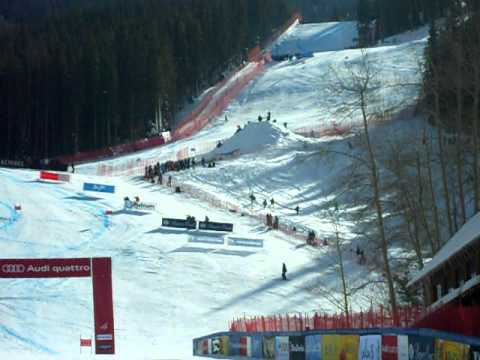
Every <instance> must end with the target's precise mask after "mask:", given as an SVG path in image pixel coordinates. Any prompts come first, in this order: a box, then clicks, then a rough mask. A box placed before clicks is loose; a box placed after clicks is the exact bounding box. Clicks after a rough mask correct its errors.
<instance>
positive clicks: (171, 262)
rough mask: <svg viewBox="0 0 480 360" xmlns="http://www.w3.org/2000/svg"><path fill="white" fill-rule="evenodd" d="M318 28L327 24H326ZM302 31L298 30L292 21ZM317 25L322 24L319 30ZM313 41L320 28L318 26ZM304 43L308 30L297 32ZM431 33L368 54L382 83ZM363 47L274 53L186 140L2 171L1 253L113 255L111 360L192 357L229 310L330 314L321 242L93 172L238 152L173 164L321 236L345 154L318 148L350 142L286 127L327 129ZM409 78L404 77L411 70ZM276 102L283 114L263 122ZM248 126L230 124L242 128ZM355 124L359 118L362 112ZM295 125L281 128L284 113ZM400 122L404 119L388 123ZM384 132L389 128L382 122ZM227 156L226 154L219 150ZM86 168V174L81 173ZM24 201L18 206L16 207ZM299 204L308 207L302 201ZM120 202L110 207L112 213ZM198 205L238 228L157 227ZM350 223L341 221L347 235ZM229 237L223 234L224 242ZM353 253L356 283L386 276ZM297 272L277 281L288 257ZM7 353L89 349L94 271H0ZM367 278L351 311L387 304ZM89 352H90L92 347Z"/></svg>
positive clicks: (388, 91) (330, 277) (328, 271)
mask: <svg viewBox="0 0 480 360" xmlns="http://www.w3.org/2000/svg"><path fill="white" fill-rule="evenodd" d="M324 28H325V27H324V26H323V25H318V31H319V32H320V31H324ZM293 31H295V29H293ZM312 31H313V30H312ZM309 36H310V38H311V37H312V36H311V35H309ZM298 41H299V42H301V41H302V38H301V37H299V40H298ZM424 46H425V39H420V40H415V41H411V42H405V43H403V44H400V45H395V46H388V47H378V48H375V49H371V50H370V51H369V56H370V59H371V61H372V65H373V66H375V67H376V68H377V69H378V70H379V71H380V75H381V76H379V79H380V81H381V82H382V84H391V83H392V82H393V81H394V80H396V79H407V80H411V81H412V82H413V81H416V80H418V76H419V74H418V72H417V70H418V62H419V61H420V58H421V54H422V51H423V48H424ZM360 56H361V53H360V51H359V50H340V51H332V52H323V53H316V54H315V55H314V57H312V58H309V59H305V60H300V61H295V62H282V63H274V64H272V65H270V66H269V67H268V68H267V71H266V72H265V74H264V75H263V76H262V77H260V78H258V79H257V80H255V81H254V82H253V83H252V84H251V85H250V86H249V87H248V88H247V89H245V91H244V92H243V93H242V94H241V96H240V97H239V98H238V99H237V100H236V101H235V102H234V103H232V104H231V106H230V107H229V109H228V110H227V114H228V122H225V121H224V117H223V116H221V117H220V118H218V119H214V120H213V121H212V123H211V124H210V125H209V126H207V128H205V129H204V130H202V131H201V132H200V133H199V134H197V135H196V136H194V137H192V138H191V139H188V140H184V141H181V142H178V143H174V144H169V145H167V146H164V147H161V148H158V149H151V150H148V151H144V152H141V153H136V154H132V155H129V156H126V157H122V158H117V159H111V160H106V161H102V162H96V163H91V164H84V165H82V166H78V167H77V169H76V170H77V174H74V175H73V177H72V182H71V183H70V184H56V185H54V184H51V183H44V182H39V181H38V180H37V179H38V172H34V171H20V170H6V169H0V245H1V248H2V250H3V251H2V256H1V257H2V258H22V257H41V258H47V257H90V256H110V257H112V262H113V287H114V289H113V290H114V306H115V327H116V348H117V354H118V355H116V356H115V359H157V358H158V359H166V358H172V359H188V358H191V339H192V338H193V337H196V336H199V335H204V334H206V333H211V332H214V331H219V330H225V329H226V328H227V326H228V321H229V320H230V319H232V318H233V317H234V316H242V315H243V314H244V313H245V314H246V315H256V314H259V315H260V314H273V313H278V312H298V311H302V312H303V311H313V310H326V311H337V310H339V308H338V306H339V304H340V302H339V299H340V283H339V281H338V273H337V268H336V266H335V264H336V257H335V253H334V251H333V249H332V248H331V247H325V248H320V249H313V248H310V247H306V246H305V244H303V243H301V242H299V241H297V240H294V239H292V238H289V237H287V236H285V235H282V234H281V233H279V232H274V231H268V229H267V228H266V227H265V226H264V225H263V224H262V223H261V222H259V221H258V220H255V219H254V218H251V217H249V216H240V215H239V214H234V213H230V212H228V211H225V210H223V209H217V208H214V207H212V206H210V205H208V204H205V203H202V202H200V201H197V200H195V199H194V198H191V197H189V196H187V195H184V194H173V193H172V191H171V190H170V189H167V188H162V187H160V186H158V185H151V184H148V183H145V182H143V181H142V180H141V179H139V178H137V177H131V176H123V177H97V176H95V175H94V174H96V172H97V169H98V166H99V165H102V164H122V163H123V162H129V161H131V160H132V159H133V160H138V161H139V163H141V160H143V159H156V160H158V161H160V162H161V161H164V160H169V159H172V158H174V157H175V155H176V153H177V151H178V150H181V149H184V148H188V149H190V150H191V149H196V150H195V151H192V153H195V152H197V153H198V152H200V151H201V149H209V147H210V145H211V144H215V143H216V142H217V141H218V140H224V141H225V145H224V146H225V147H224V148H223V149H222V148H220V149H218V150H217V152H221V151H225V152H226V151H227V150H232V149H234V150H239V151H238V152H239V155H238V156H237V157H235V158H234V159H230V160H228V161H227V160H224V161H220V162H218V163H217V166H216V167H215V168H212V169H208V168H205V169H203V168H198V167H197V168H196V169H195V170H189V171H184V172H181V173H176V174H175V175H174V176H175V177H176V178H177V179H178V180H179V181H182V182H185V183H189V184H190V185H193V186H194V187H197V188H198V189H200V190H202V191H205V192H208V193H211V194H212V195H214V196H217V197H219V198H221V199H223V200H228V201H229V202H233V203H236V204H238V205H239V206H240V207H243V208H245V211H246V212H253V213H259V214H262V213H264V212H266V211H269V212H272V213H274V214H276V215H279V216H280V217H281V219H288V220H289V221H292V222H295V223H298V224H301V225H305V226H309V227H311V228H313V229H315V230H316V231H317V234H319V235H320V236H322V234H323V233H325V234H329V233H330V232H331V230H332V229H331V220H329V219H327V218H325V217H323V216H321V215H320V214H319V213H318V211H317V210H318V204H320V203H322V202H324V201H326V200H328V199H329V196H330V194H329V188H330V186H331V185H332V184H333V183H334V182H335V181H337V180H338V176H342V174H344V171H345V169H348V166H349V163H348V161H347V160H345V158H335V157H331V156H330V157H325V156H323V155H322V151H321V149H322V148H323V147H328V148H329V149H334V150H335V149H337V150H338V151H339V152H341V151H344V150H345V149H347V148H348V146H349V145H348V140H344V139H327V140H325V139H321V140H309V139H305V138H302V137H300V136H298V135H296V134H294V133H293V132H292V131H291V130H295V129H298V128H302V127H317V126H320V127H321V126H331V123H332V122H333V121H337V122H339V121H340V120H343V119H340V118H339V117H338V114H337V111H336V110H338V109H339V108H341V106H342V104H344V103H345V102H347V101H348V99H342V98H341V97H339V96H338V95H336V94H335V93H333V92H331V91H330V90H329V89H330V86H329V85H330V84H331V82H332V79H333V78H334V77H335V76H334V75H332V71H333V70H332V69H336V70H337V71H338V72H340V71H342V69H344V67H345V62H355V61H358V60H359V58H360ZM405 82H406V80H405ZM378 91H379V92H380V94H382V98H383V100H382V101H385V102H395V103H399V104H408V103H412V102H413V101H414V97H415V95H416V89H414V88H412V87H405V88H401V89H399V88H397V89H396V90H393V89H392V88H390V87H385V86H383V87H382V86H381V87H379V88H378ZM267 111H271V113H272V120H273V119H276V120H277V124H271V123H268V124H267V123H262V124H258V123H256V118H257V116H258V115H259V114H262V115H263V116H265V115H266V113H267ZM249 121H251V122H252V123H251V124H250V125H249V126H247V127H246V128H245V129H244V130H243V131H244V132H243V133H239V134H237V136H235V137H234V138H232V139H230V140H225V139H228V138H230V137H231V136H232V134H234V132H235V130H236V128H237V125H241V126H245V125H246V124H247V123H248V122H249ZM348 121H356V117H355V116H353V117H352V118H349V119H348ZM284 122H287V123H288V128H287V129H285V127H284V126H283V123H284ZM393 130H395V129H393ZM373 134H374V136H375V135H376V136H379V137H381V132H374V133H373ZM210 155H218V154H210ZM79 173H81V174H79ZM84 181H89V182H94V183H107V184H112V185H115V186H116V187H117V192H116V194H114V195H105V194H95V193H90V194H85V193H83V192H82V191H81V189H82V184H83V182H84ZM251 191H253V192H254V193H255V194H256V196H257V201H258V202H261V201H263V199H264V198H267V199H269V198H270V197H274V198H275V200H276V202H277V204H276V205H275V206H274V207H273V208H271V209H270V208H269V209H265V210H263V207H262V206H261V205H260V204H258V203H257V204H255V205H254V206H253V208H250V207H249V200H248V195H249V193H250V192H251ZM136 195H138V196H140V198H141V199H144V200H145V201H148V202H153V203H155V204H156V205H157V210H156V211H155V212H146V211H132V212H124V211H121V208H122V205H123V201H122V199H123V197H124V196H129V197H133V196H136ZM15 203H20V204H21V205H22V211H21V212H15V211H14V209H13V206H14V204H15ZM296 205H300V207H301V211H300V214H299V215H295V213H294V211H293V208H294V207H295V206H296ZM107 209H110V210H113V211H114V214H113V215H112V216H108V217H107V216H105V215H104V211H105V210H107ZM186 215H194V216H196V217H197V219H203V217H204V216H205V215H208V216H209V218H210V220H211V221H226V222H232V223H233V224H234V233H233V234H231V235H225V234H214V233H210V232H202V231H182V230H173V229H166V228H162V227H161V226H160V225H161V218H162V217H182V218H184V217H185V216H186ZM350 225H351V224H348V223H342V224H341V230H342V234H343V236H344V237H345V238H347V239H348V238H349V237H350V236H349V229H350ZM229 236H230V237H236V238H242V239H260V240H263V241H264V247H263V248H254V247H247V246H239V247H237V246H231V245H228V238H229ZM219 240H220V241H221V240H223V241H224V244H218V243H217V242H218V241H219ZM356 260H357V259H356V258H355V256H354V255H353V254H352V253H350V252H347V254H346V262H347V264H346V270H347V273H348V281H349V284H350V285H351V286H352V287H356V286H360V285H361V284H363V283H364V281H368V280H372V279H373V280H374V279H377V275H376V274H375V273H374V272H371V271H370V270H369V269H367V268H365V267H361V266H359V265H357V261H356ZM282 262H285V263H286V264H287V267H288V270H289V272H288V274H287V276H289V278H290V281H288V282H282V281H281V280H280V273H281V264H282ZM0 289H1V290H0V312H1V316H0V355H1V358H10V359H21V360H24V359H26V360H28V359H35V360H36V359H41V358H50V357H52V356H53V355H57V358H62V359H63V358H65V359H67V358H68V359H76V358H85V357H86V355H80V354H79V337H80V335H83V336H84V337H86V336H88V335H91V334H92V333H93V319H92V310H93V305H92V300H91V297H92V295H91V280H86V279H56V280H52V279H50V280H2V287H1V288H0ZM378 297H379V295H378V292H375V291H374V290H373V289H372V288H371V287H366V288H365V289H364V290H363V291H360V292H359V293H357V294H356V296H355V299H354V303H353V304H352V306H353V307H354V308H357V309H358V308H359V307H366V306H368V305H369V304H370V301H372V300H378ZM87 357H90V355H88V356H87Z"/></svg>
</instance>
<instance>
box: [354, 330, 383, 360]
mask: <svg viewBox="0 0 480 360" xmlns="http://www.w3.org/2000/svg"><path fill="white" fill-rule="evenodd" d="M358 360H382V336H381V335H366V336H361V337H360V352H359V354H358Z"/></svg>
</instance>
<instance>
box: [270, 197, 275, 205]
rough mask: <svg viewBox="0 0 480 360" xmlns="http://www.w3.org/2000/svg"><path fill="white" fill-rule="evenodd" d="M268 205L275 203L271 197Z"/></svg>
mask: <svg viewBox="0 0 480 360" xmlns="http://www.w3.org/2000/svg"><path fill="white" fill-rule="evenodd" d="M270 205H272V206H274V205H275V200H273V198H271V199H270Z"/></svg>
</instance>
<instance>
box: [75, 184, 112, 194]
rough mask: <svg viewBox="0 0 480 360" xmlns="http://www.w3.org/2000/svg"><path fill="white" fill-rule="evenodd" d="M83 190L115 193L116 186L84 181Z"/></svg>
mask: <svg viewBox="0 0 480 360" xmlns="http://www.w3.org/2000/svg"><path fill="white" fill-rule="evenodd" d="M83 191H96V192H102V193H110V194H113V193H115V186H111V185H103V184H92V183H84V184H83Z"/></svg>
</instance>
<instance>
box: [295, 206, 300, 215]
mask: <svg viewBox="0 0 480 360" xmlns="http://www.w3.org/2000/svg"><path fill="white" fill-rule="evenodd" d="M295 211H296V212H297V215H298V213H299V212H300V207H299V206H298V205H297V207H296V208H295Z"/></svg>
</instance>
